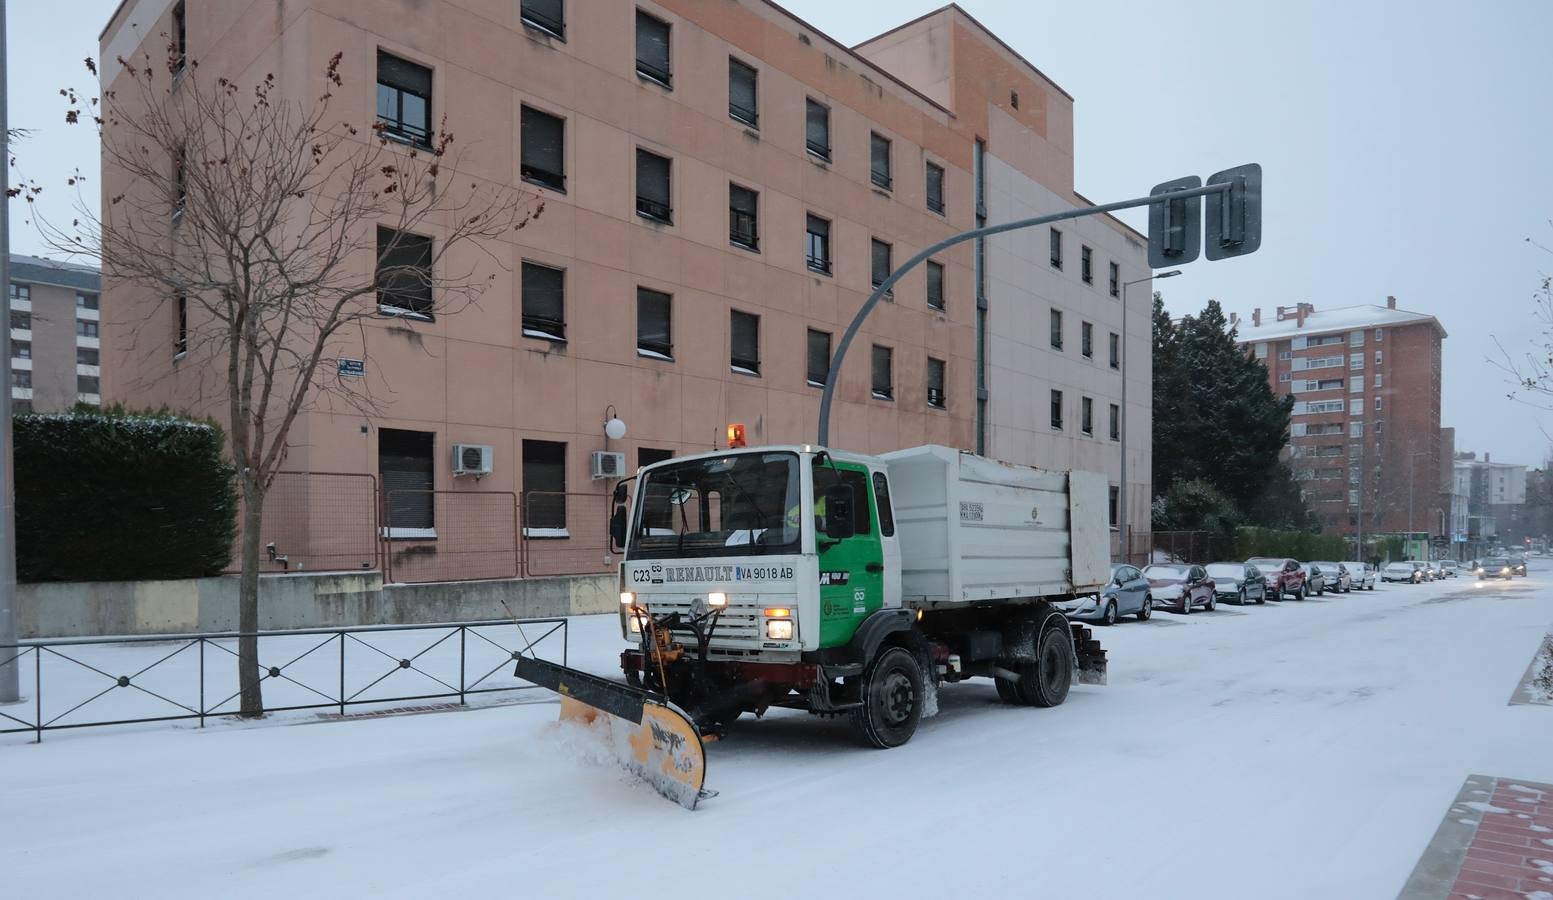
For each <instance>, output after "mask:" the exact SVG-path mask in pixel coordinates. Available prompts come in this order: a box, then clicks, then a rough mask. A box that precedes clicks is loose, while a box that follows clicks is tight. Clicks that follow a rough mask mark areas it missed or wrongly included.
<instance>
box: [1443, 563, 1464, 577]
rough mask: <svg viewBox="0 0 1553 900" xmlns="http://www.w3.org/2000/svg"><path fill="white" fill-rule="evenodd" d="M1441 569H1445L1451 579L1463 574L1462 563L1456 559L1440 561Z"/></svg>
mask: <svg viewBox="0 0 1553 900" xmlns="http://www.w3.org/2000/svg"><path fill="white" fill-rule="evenodd" d="M1440 568H1442V569H1444V570H1445V574H1446V575H1447V576H1449V577H1451V578H1455V577H1456V576H1457V575H1460V574H1461V563H1459V562H1457V561H1456V560H1454V559H1442V560H1440Z"/></svg>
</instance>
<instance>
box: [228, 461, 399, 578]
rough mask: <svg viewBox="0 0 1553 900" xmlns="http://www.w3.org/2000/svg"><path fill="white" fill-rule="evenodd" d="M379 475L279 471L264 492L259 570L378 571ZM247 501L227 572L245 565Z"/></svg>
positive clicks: (239, 511)
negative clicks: (244, 526)
mask: <svg viewBox="0 0 1553 900" xmlns="http://www.w3.org/2000/svg"><path fill="white" fill-rule="evenodd" d="M377 517H378V492H377V478H376V476H373V475H370V474H366V473H360V472H277V473H275V477H274V479H273V480H272V481H271V482H270V487H269V490H268V491H266V492H265V496H264V516H263V520H262V523H261V525H260V529H259V571H261V572H323V571H341V570H346V569H352V570H361V569H376V568H378V567H379V566H380V565H381V559H380V557H379V552H380V547H379V542H378V520H377ZM242 523H243V502H242V497H241V496H239V497H238V509H237V526H238V530H237V536H236V538H235V540H234V542H233V544H232V560H231V562H229V563H228V564H227V568H226V571H227V572H237V571H240V570H241V569H242V546H243V532H242Z"/></svg>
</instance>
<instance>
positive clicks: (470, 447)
mask: <svg viewBox="0 0 1553 900" xmlns="http://www.w3.org/2000/svg"><path fill="white" fill-rule="evenodd" d="M491 456H492V453H491V448H490V447H488V446H486V445H484V444H454V445H453V475H454V476H455V477H456V476H459V475H473V476H475V477H476V478H479V477H480V476H482V475H489V474H491Z"/></svg>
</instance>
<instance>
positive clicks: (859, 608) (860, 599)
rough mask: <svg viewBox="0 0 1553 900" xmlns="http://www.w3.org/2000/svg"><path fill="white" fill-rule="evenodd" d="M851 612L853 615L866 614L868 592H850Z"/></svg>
mask: <svg viewBox="0 0 1553 900" xmlns="http://www.w3.org/2000/svg"><path fill="white" fill-rule="evenodd" d="M852 611H853V612H854V613H865V612H868V592H867V591H865V590H856V591H853V592H852Z"/></svg>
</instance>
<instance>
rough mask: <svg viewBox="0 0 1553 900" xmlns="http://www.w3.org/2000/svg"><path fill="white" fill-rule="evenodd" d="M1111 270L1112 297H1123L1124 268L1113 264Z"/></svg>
mask: <svg viewBox="0 0 1553 900" xmlns="http://www.w3.org/2000/svg"><path fill="white" fill-rule="evenodd" d="M1110 270H1111V276H1110V277H1111V296H1112V297H1120V296H1121V295H1122V267H1121V266H1119V265H1117V264H1116V263H1111V264H1110Z"/></svg>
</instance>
